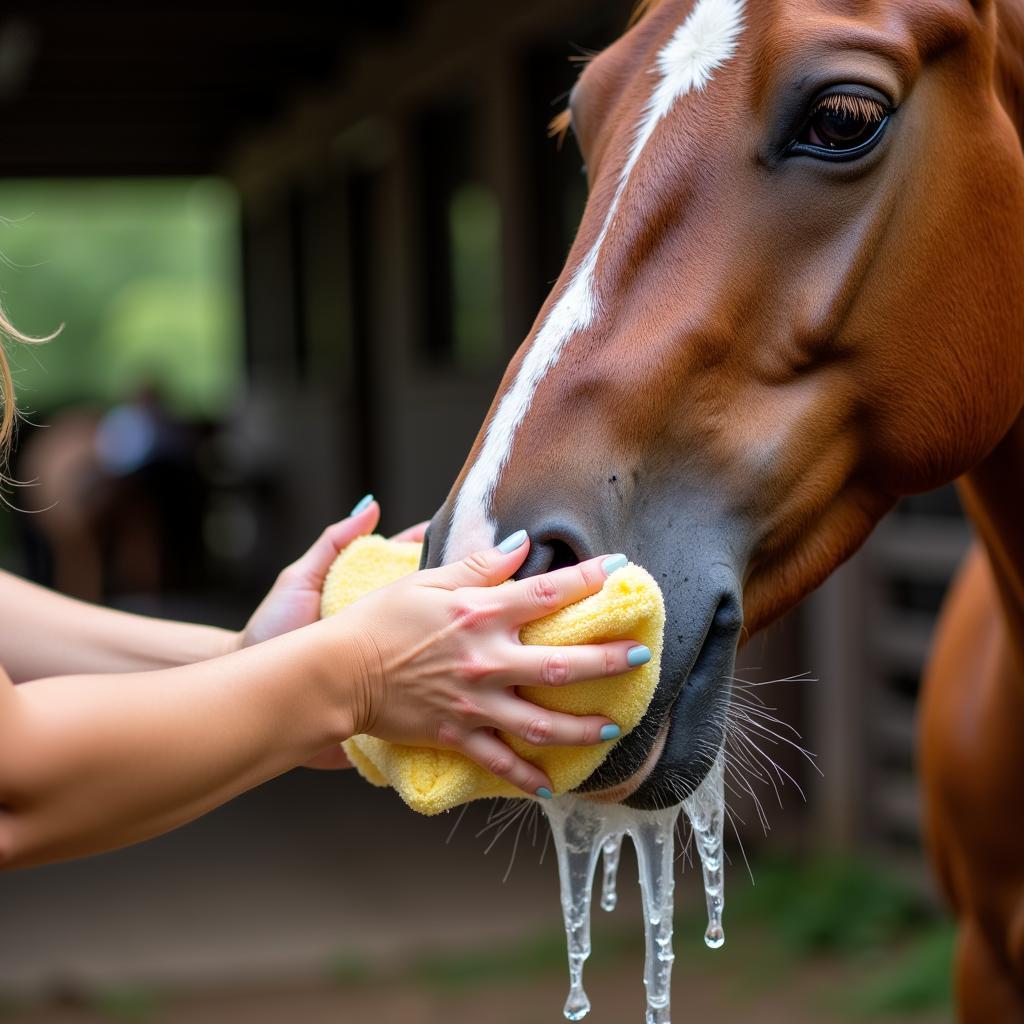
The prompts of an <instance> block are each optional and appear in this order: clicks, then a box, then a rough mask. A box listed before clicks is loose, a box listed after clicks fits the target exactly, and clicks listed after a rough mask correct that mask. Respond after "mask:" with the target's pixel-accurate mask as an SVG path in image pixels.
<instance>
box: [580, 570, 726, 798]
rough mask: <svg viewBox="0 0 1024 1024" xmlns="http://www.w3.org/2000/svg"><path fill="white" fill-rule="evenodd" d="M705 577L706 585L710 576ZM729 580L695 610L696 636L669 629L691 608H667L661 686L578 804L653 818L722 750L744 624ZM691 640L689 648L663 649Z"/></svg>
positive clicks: (582, 790) (693, 786)
mask: <svg viewBox="0 0 1024 1024" xmlns="http://www.w3.org/2000/svg"><path fill="white" fill-rule="evenodd" d="M704 575H705V578H706V579H712V578H713V577H714V575H715V574H714V573H713V572H708V573H706V574H704ZM734 579H735V576H732V575H731V574H722V576H721V579H720V584H719V585H718V586H715V587H714V588H713V590H714V594H713V596H711V599H710V600H705V601H704V602H701V604H702V606H703V608H704V609H705V611H704V615H703V616H700V619H703V622H704V626H703V628H699V629H698V630H697V632H696V635H694V634H693V633H691V634H689V636H688V635H687V633H686V632H684V631H683V630H682V629H674V628H673V626H674V624H675V623H678V622H680V621H682V619H683V618H685V617H691V621H692V618H696V617H697V616H696V614H695V613H696V612H697V609H696V608H695V607H694V605H693V603H692V602H687V603H686V604H685V605H682V606H675V607H673V605H672V604H669V605H668V607H667V610H668V613H669V614H668V619H669V623H668V628H667V629H666V647H665V651H664V654H663V658H662V678H661V680H660V682H659V684H658V688H657V691H656V692H655V695H654V699H653V700H652V701H651V706H650V707H649V708H648V710H647V713H646V715H645V716H644V717H643V719H642V720H641V722H640V724H639V725H638V726H637V728H635V729H634V730H633V731H632V732H630V733H629V734H628V735H627V736H625V737H623V739H622V740H621V741H620V742H619V743H618V744H617V745H616V746H615V748H614V749H613V750H612V752H611V754H610V755H609V756H608V758H607V760H606V761H605V762H604V764H602V765H601V766H600V768H598V769H597V771H596V772H594V774H593V775H591V776H590V778H589V779H587V781H586V782H585V783H583V785H582V786H580V787H579V788H578V789H577V793H579V794H580V795H581V796H585V797H587V798H588V799H592V800H596V801H600V802H605V803H609V802H612V803H621V804H625V805H627V806H629V807H634V808H637V809H639V810H653V809H655V808H658V807H666V806H669V805H671V804H678V803H680V802H682V801H683V800H685V799H686V797H688V796H689V795H690V794H691V793H692V792H693V791H694V790H695V789H696V788H697V787H698V786H699V785H700V783H701V782H702V781H703V779H704V777H705V776H706V775H707V773H708V772H709V771H710V769H711V767H712V765H713V764H714V762H715V759H716V757H717V756H718V752H719V751H720V750H721V749H722V745H723V743H724V742H725V728H726V721H727V713H728V708H729V699H730V693H731V687H732V677H733V674H734V667H735V662H736V647H737V643H738V639H739V633H740V629H741V628H742V621H743V613H742V595H741V591H740V588H739V587H738V585H735V584H733V583H732V582H731V581H732V580H734ZM708 608H710V609H711V612H710V614H709V612H708V611H707V610H706V609H708ZM700 619H698V621H700ZM690 637H693V641H691V643H686V642H676V643H671V642H670V640H677V641H678V640H683V641H685V640H686V639H689V638H690ZM697 637H699V639H697Z"/></svg>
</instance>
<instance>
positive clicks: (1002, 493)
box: [959, 0, 1024, 664]
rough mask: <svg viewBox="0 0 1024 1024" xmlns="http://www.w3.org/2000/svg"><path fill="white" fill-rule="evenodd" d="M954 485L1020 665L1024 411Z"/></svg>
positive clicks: (1020, 33)
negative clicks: (987, 568)
mask: <svg viewBox="0 0 1024 1024" xmlns="http://www.w3.org/2000/svg"><path fill="white" fill-rule="evenodd" d="M996 13H997V16H998V22H997V24H998V46H997V52H996V61H997V83H998V88H999V94H1000V97H1001V99H1002V103H1003V107H1004V108H1005V110H1006V112H1007V114H1008V116H1009V117H1010V119H1011V121H1012V122H1013V124H1014V125H1015V127H1016V129H1017V134H1018V135H1019V136H1020V137H1021V140H1022V142H1024V0H996ZM1022 227H1024V225H1022ZM1022 286H1024V285H1022ZM959 488H960V494H961V497H962V498H963V501H964V505H965V507H966V509H967V513H968V515H969V516H970V517H971V520H972V521H973V522H974V525H975V527H976V529H977V531H978V535H979V537H980V538H981V541H982V543H983V544H984V545H985V549H986V550H987V552H988V557H989V561H990V562H991V564H992V571H993V575H994V577H995V581H996V584H997V587H998V590H999V599H1000V604H1001V605H1002V607H1003V611H1004V614H1005V616H1006V619H1007V625H1008V627H1009V635H1010V637H1011V638H1012V639H1011V642H1012V643H1013V644H1014V645H1015V647H1016V648H1017V653H1018V656H1019V659H1020V664H1024V411H1022V413H1021V414H1020V415H1019V416H1018V418H1017V421H1016V422H1015V423H1014V425H1013V426H1012V427H1011V428H1010V430H1009V432H1008V433H1007V434H1006V436H1005V437H1004V438H1003V440H1002V441H1000V442H999V444H998V445H997V446H996V448H995V450H994V451H993V452H992V453H991V454H990V455H989V456H988V458H986V459H985V460H984V461H983V462H982V463H981V464H980V465H979V466H977V467H975V468H974V469H973V470H972V471H971V472H970V473H968V474H967V475H966V476H964V477H962V478H961V480H960V481H959Z"/></svg>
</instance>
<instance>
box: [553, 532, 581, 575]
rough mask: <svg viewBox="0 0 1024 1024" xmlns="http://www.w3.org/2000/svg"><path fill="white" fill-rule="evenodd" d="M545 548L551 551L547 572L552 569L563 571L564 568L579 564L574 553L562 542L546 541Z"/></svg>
mask: <svg viewBox="0 0 1024 1024" xmlns="http://www.w3.org/2000/svg"><path fill="white" fill-rule="evenodd" d="M547 547H548V548H549V549H550V550H551V564H550V565H549V566H548V571H549V572H550V571H551V570H552V569H564V568H566V566H570V565H577V564H578V563H579V558H577V557H576V552H575V551H573V549H572V548H571V547H570V546H569V545H568V544H567V543H566V542H565V541H564V540H552V541H548V543H547Z"/></svg>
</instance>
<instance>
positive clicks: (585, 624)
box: [321, 536, 665, 814]
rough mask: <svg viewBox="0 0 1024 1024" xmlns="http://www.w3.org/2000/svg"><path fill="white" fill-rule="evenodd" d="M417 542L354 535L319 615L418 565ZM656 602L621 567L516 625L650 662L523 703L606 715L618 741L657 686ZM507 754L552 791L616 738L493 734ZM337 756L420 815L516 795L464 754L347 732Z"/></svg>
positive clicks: (635, 570) (535, 692) (661, 616)
mask: <svg viewBox="0 0 1024 1024" xmlns="http://www.w3.org/2000/svg"><path fill="white" fill-rule="evenodd" d="M419 558H420V545H419V544H408V543H396V542H394V541H389V540H386V539H385V538H383V537H376V536H375V537H361V538H359V539H358V540H356V541H354V542H353V543H352V544H350V545H349V546H348V547H347V548H346V549H345V550H344V551H343V552H342V553H341V554H340V555H339V556H338V558H337V560H336V561H335V563H334V565H333V566H332V567H331V570H330V572H329V573H328V574H327V579H326V580H325V582H324V590H323V597H322V602H321V614H322V615H325V616H326V615H333V614H334V613H335V612H338V611H340V610H341V609H342V608H344V607H346V606H347V605H349V604H352V602H354V601H357V600H358V599H359V598H360V597H362V596H363V595H364V594H368V593H369V592H370V591H372V590H377V589H379V588H380V587H383V586H387V585H388V584H389V583H394V582H395V580H397V579H400V578H401V577H402V576H405V575H407V574H409V573H411V572H414V571H415V570H416V569H417V567H418V565H419ZM664 626H665V605H664V602H663V600H662V596H661V589H660V588H659V587H658V584H657V583H655V581H654V579H653V578H652V577H651V575H650V573H648V572H647V570H646V569H642V568H640V567H639V566H637V565H632V564H630V565H627V566H625V567H624V568H622V569H618V570H617V571H616V572H614V573H612V575H611V576H609V577H608V579H607V580H606V581H605V584H604V587H603V588H602V590H601V591H600V592H599V593H597V594H593V595H592V596H590V597H588V598H585V599H584V600H583V601H580V602H579V603H578V604H574V605H571V606H570V607H568V608H563V609H561V610H560V611H557V612H555V613H554V614H553V615H549V616H548V617H547V618H544V619H538V620H537V621H536V622H531V623H529V624H527V625H526V626H524V627H523V629H522V630H521V631H520V639H521V640H522V641H523V643H525V644H543V645H565V644H585V643H601V642H603V641H607V640H623V639H629V640H636V641H637V642H638V643H642V644H646V645H647V646H648V647H649V648H650V649H651V655H652V657H651V660H650V661H649V662H648V663H647V664H646V665H643V666H642V667H640V668H636V669H633V670H632V671H630V672H628V673H627V674H625V675H621V676H615V677H612V678H610V679H598V680H594V681H592V682H582V683H575V684H572V685H570V686H564V687H522V688H521V689H520V692H521V693H522V695H523V696H524V697H525V698H526V699H527V700H529V701H531V702H533V703H534V704H538V705H540V706H542V707H545V708H549V709H551V710H552V711H564V712H567V713H569V714H573V715H607V716H608V717H609V718H610V719H611V720H612V721H613V722H616V723H618V725H619V726H620V727H621V728H622V735H623V736H625V735H626V734H627V733H629V732H630V731H631V730H633V729H635V728H636V726H637V725H638V724H639V722H640V719H641V718H642V717H643V714H644V712H645V711H646V710H647V706H648V704H650V702H651V698H652V697H653V696H654V689H655V687H656V686H657V684H658V672H659V666H660V664H661V646H662V631H663V630H664ZM501 737H502V739H504V740H505V741H506V742H507V743H508V744H509V746H511V747H512V748H513V749H514V750H515V751H516V752H517V753H519V754H520V755H522V756H523V757H525V758H526V759H527V760H529V761H531V762H532V763H533V764H535V765H537V766H538V767H539V768H541V769H543V770H544V771H545V772H547V774H548V777H549V778H550V779H551V782H552V784H553V787H554V792H555V793H565V792H568V791H569V790H572V789H575V788H576V787H577V786H578V785H580V784H581V783H582V782H584V781H585V780H586V779H587V778H588V777H589V776H590V775H592V774H593V773H594V771H595V770H596V769H597V768H598V766H599V765H600V764H601V762H602V761H603V760H604V759H605V758H606V757H607V756H608V753H609V752H610V751H611V749H612V748H613V747H614V746H615V744H616V743H617V742H619V741H618V740H612V741H609V742H607V743H600V744H597V745H596V746H592V747H535V746H532V745H530V744H528V743H525V742H524V741H523V740H521V739H518V738H517V737H515V736H509V735H507V734H505V733H502V734H501ZM345 752H346V754H348V756H349V759H350V760H351V761H352V763H353V764H354V765H355V766H356V768H358V769H359V772H360V773H361V774H362V775H363V777H364V778H366V779H367V780H368V781H369V782H372V783H373V784H374V785H377V786H393V787H394V788H395V789H396V790H397V791H398V793H399V794H400V795H401V797H402V799H403V800H404V801H405V802H406V803H407V804H408V805H409V806H410V807H411V808H412V809H413V810H414V811H419V812H420V813H421V814H438V813H440V812H441V811H447V810H450V809H451V808H452V807H457V806H458V805H459V804H464V803H467V802H468V801H470V800H478V799H481V798H484V797H495V796H522V795H523V794H522V792H521V791H520V790H518V789H516V788H515V787H513V786H511V785H509V784H508V783H507V782H504V781H502V780H501V779H498V778H496V777H495V776H493V775H491V774H490V773H489V772H487V771H485V770H484V769H483V768H481V767H480V766H479V765H477V764H476V763H475V762H473V761H470V760H469V758H467V757H465V756H464V755H462V754H459V753H457V752H456V751H453V750H435V749H432V748H428V747H407V746H402V745H401V744H398V743H389V742H387V741H386V740H380V739H377V738H376V737H373V736H354V737H353V738H352V739H350V740H347V741H346V742H345Z"/></svg>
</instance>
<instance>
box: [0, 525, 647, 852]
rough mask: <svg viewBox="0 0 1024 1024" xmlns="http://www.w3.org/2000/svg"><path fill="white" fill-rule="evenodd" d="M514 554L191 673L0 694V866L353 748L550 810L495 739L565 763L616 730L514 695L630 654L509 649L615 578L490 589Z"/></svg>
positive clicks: (391, 593) (159, 827) (158, 827)
mask: <svg viewBox="0 0 1024 1024" xmlns="http://www.w3.org/2000/svg"><path fill="white" fill-rule="evenodd" d="M528 550H529V545H528V543H525V542H524V543H522V544H520V545H519V546H518V547H517V548H515V549H514V550H511V551H502V550H501V549H500V548H493V549H491V550H490V551H488V552H484V553H481V554H477V555H474V556H471V557H470V558H468V559H466V560H465V561H464V562H460V563H456V564H454V565H449V566H445V567H443V568H441V569H433V570H430V571H427V572H420V573H415V574H413V575H412V576H410V577H407V578H405V579H403V580H400V581H399V582H398V583H395V584H393V585H392V586H390V587H387V588H385V589H383V590H380V591H376V592H375V593H373V594H370V595H368V596H367V597H366V598H364V599H363V600H362V601H358V602H356V604H354V605H352V606H351V607H349V608H348V609H346V610H344V611H342V612H340V613H339V614H338V615H335V616H332V617H331V618H329V619H325V620H323V621H322V622H317V623H314V624H313V625H310V626H306V627H304V628H301V629H297V630H294V631H292V632H289V633H287V634H285V635H283V636H279V637H276V638H274V639H270V640H267V641H265V642H263V643H261V644H258V645H256V646H253V647H250V648H247V649H244V650H241V651H236V652H234V653H231V654H228V655H225V656H223V657H220V658H215V659H212V660H209V661H203V662H199V663H197V664H194V665H188V666H183V667H179V668H172V669H165V670H163V671H158V672H150V673H138V674H132V675H129V676H127V677H126V676H124V675H115V676H112V675H95V676H91V677H74V676H72V677H67V676H65V677H59V678H51V679H43V680H38V681H33V682H27V683H24V684H22V685H20V686H14V685H13V684H12V683H11V681H10V679H9V678H8V677H6V676H2V678H0V861H2V862H3V863H5V864H7V865H9V866H26V865H30V864H38V863H43V862H46V861H51V860H56V859H61V858H65V857H74V856H81V855H84V854H88V853H94V852H97V851H100V850H106V849H112V848H114V847H118V846H123V845H125V844H127V843H132V842H136V841H138V840H141V839H144V838H147V837H149V836H153V835H157V834H158V833H161V832H165V831H167V830H169V829H172V828H174V827H175V826H177V825H180V824H182V823H183V822H186V821H189V820H191V819H192V818H195V817H197V816H198V815H201V814H203V813H205V812H206V811H209V810H211V809H212V808H214V807H216V806H218V805H219V804H222V803H224V802H225V801H227V800H229V799H231V798H232V797H234V796H236V795H237V794H239V793H241V792H243V791H245V790H247V789H250V788H252V787H253V786H255V785H258V784H259V783H261V782H264V781H266V780H267V779H270V778H272V777H274V776H276V775H279V774H281V773H282V772H285V771H287V770H288V769H290V768H292V767H295V766H297V765H299V764H302V763H304V762H306V761H308V760H310V759H311V758H312V757H313V756H314V755H316V754H318V753H319V752H322V751H324V750H325V749H327V748H329V747H331V746H333V745H335V744H337V743H339V742H341V741H342V740H344V739H346V738H348V737H349V736H352V735H354V734H355V733H357V732H368V733H372V734H373V735H378V736H382V737H383V738H385V739H391V740H396V741H398V742H403V743H410V744H416V745H439V746H445V747H450V748H454V749H457V750H461V751H462V752H463V753H465V754H466V755H467V756H468V757H470V758H472V759H473V760H474V761H476V762H478V763H479V764H481V765H483V766H484V767H485V768H487V769H488V770H490V771H492V772H494V773H495V774H499V775H501V776H502V777H504V778H506V779H507V780H508V781H510V782H511V783H513V784H514V785H516V786H519V787H520V788H521V789H522V790H523V791H524V792H526V793H530V794H533V793H538V794H539V795H542V796H543V795H546V791H547V790H548V789H549V788H550V785H551V783H550V781H549V780H548V779H547V777H546V776H545V775H544V773H543V772H542V771H540V770H539V769H538V768H537V767H536V766H534V765H532V764H531V763H530V762H528V761H525V760H524V759H522V758H520V757H518V756H517V755H516V754H515V753H514V752H513V751H512V750H511V748H509V747H508V746H507V745H506V744H505V743H503V742H502V741H501V740H500V739H499V738H498V737H497V736H496V735H495V732H494V730H495V729H502V730H505V731H507V732H511V733H514V734H516V735H518V736H522V737H523V738H525V739H527V740H528V741H530V742H533V743H536V744H557V745H560V746H567V745H572V744H591V743H596V742H598V741H599V740H600V738H601V730H602V728H604V727H607V726H609V725H612V724H613V723H610V722H609V721H608V719H607V718H602V717H600V716H588V717H579V718H577V717H573V716H571V715H564V714H559V713H556V712H551V711H547V710H544V709H542V708H539V707H537V706H535V705H533V704H530V703H528V702H527V701H526V700H524V699H523V698H522V697H520V696H518V694H517V692H516V687H518V686H525V685H538V684H545V683H546V684H549V685H563V684H565V683H569V682H577V681H581V680H586V679H591V678H597V677H602V676H607V675H609V674H612V673H619V672H624V671H627V670H628V667H629V663H628V661H627V654H628V652H629V651H630V650H631V648H632V647H633V645H632V644H630V643H629V642H627V641H619V642H615V643H610V644H604V645H593V646H579V647H571V648H569V647H567V648H543V647H528V646H524V645H522V644H521V643H519V640H518V631H519V628H520V626H521V625H522V624H523V623H524V622H526V621H529V620H530V619H533V618H538V617H540V616H542V615H546V614H549V613H550V612H552V611H554V610H555V609H556V608H559V607H562V606H563V605H566V604H569V603H572V602H575V601H578V600H580V599H581V598H583V597H585V596H586V595H587V594H589V593H594V592H596V591H597V590H598V589H600V587H601V585H602V583H603V581H604V579H605V576H606V575H607V571H608V569H609V568H614V565H615V563H612V564H611V565H604V564H603V563H602V562H601V561H600V560H597V559H594V560H591V561H590V562H586V563H583V564H582V565H580V566H575V567H573V568H571V569H562V570H559V571H557V572H554V573H549V574H548V575H546V576H541V577H536V578H534V579H530V580H523V581H519V582H511V583H508V584H506V585H505V586H501V587H499V586H497V584H498V583H501V582H503V581H504V580H507V579H508V578H509V577H510V576H511V575H512V574H513V573H514V572H515V571H516V570H517V569H518V568H519V566H520V565H521V564H522V562H523V560H524V559H525V557H526V554H527V551H528ZM622 561H624V560H622ZM634 660H635V656H634Z"/></svg>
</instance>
